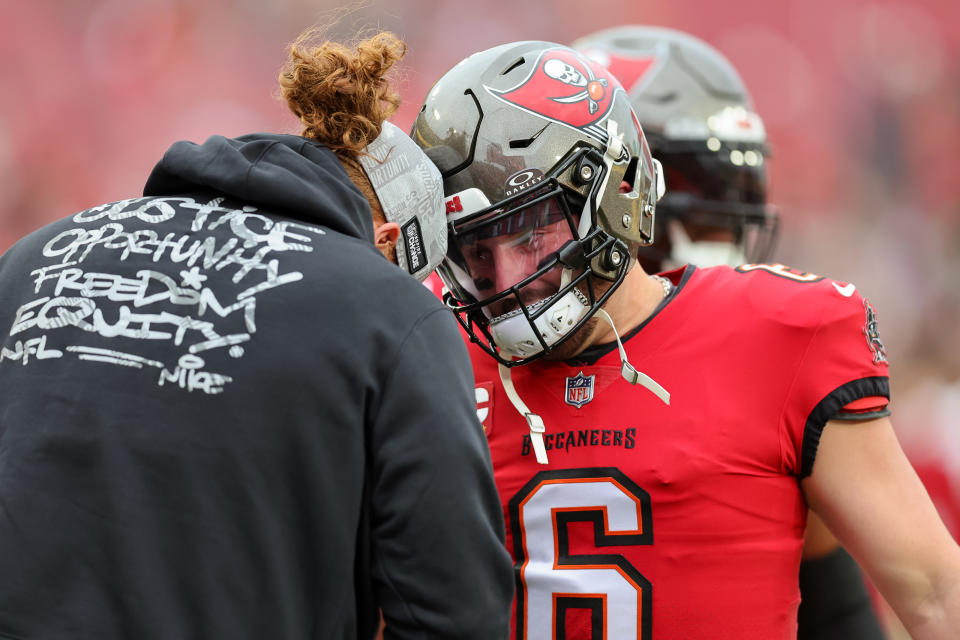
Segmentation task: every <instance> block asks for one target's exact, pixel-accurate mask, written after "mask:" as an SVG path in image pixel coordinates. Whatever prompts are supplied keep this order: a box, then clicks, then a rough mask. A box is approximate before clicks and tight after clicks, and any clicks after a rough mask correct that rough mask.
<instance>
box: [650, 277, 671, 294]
mask: <svg viewBox="0 0 960 640" xmlns="http://www.w3.org/2000/svg"><path fill="white" fill-rule="evenodd" d="M650 277H651V278H653V279H654V280H656V281H657V282H659V283H660V286H661V287H663V297H664V298H666V297H667V296H668V295H670V291H671V290H672V289H673V283H672V282H670V281H669V280H667V279H666V278H664V277H663V276H658V275H656V274H652V275H651V276H650Z"/></svg>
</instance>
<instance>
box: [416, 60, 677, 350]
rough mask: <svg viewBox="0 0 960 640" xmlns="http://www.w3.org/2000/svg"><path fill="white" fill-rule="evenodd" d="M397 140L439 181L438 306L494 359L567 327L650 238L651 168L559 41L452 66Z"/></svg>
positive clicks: (657, 185) (625, 120)
mask: <svg viewBox="0 0 960 640" xmlns="http://www.w3.org/2000/svg"><path fill="white" fill-rule="evenodd" d="M411 137H412V138H413V139H414V141H416V142H417V144H419V145H420V146H421V147H422V148H423V149H424V150H425V152H426V154H427V155H428V156H429V157H430V158H431V160H433V161H434V163H435V164H436V165H437V167H438V168H439V169H440V172H441V174H442V176H443V180H444V192H445V194H446V198H447V199H446V211H447V221H448V242H447V245H448V249H447V255H446V258H445V260H444V261H443V262H442V263H441V265H440V267H439V269H438V273H439V275H440V278H441V279H442V280H443V282H444V285H445V286H446V288H447V289H448V291H449V293H448V295H447V296H446V298H445V301H446V302H447V304H448V305H449V306H450V307H451V308H452V309H453V310H454V311H455V312H456V314H457V318H458V319H459V320H460V323H461V324H462V325H463V327H464V329H465V330H466V331H467V332H468V333H469V334H470V336H471V337H472V338H473V339H474V340H475V341H476V342H477V343H478V344H479V345H480V346H481V347H483V348H484V349H485V350H486V351H487V352H488V353H490V354H491V355H492V356H493V357H495V358H496V359H497V360H498V361H499V362H501V363H502V364H505V365H507V366H514V365H517V364H524V363H526V362H530V361H531V360H534V359H536V358H539V357H541V356H543V355H544V354H546V353H548V352H549V351H550V350H551V349H553V348H554V347H556V346H557V345H559V344H560V343H562V342H563V341H564V340H566V339H567V338H568V337H569V336H570V335H572V334H573V333H574V332H576V330H577V329H579V328H580V327H582V326H583V324H584V323H585V322H586V321H587V320H588V319H589V318H590V316H591V315H593V314H594V313H595V312H596V311H597V309H599V308H600V307H601V306H602V305H603V303H604V302H605V301H606V300H607V299H608V298H609V296H610V294H611V293H612V292H613V291H614V290H615V289H616V287H617V286H619V284H620V283H621V282H622V281H623V278H624V277H625V275H626V273H627V271H628V269H629V267H630V265H631V264H632V262H633V260H634V258H635V256H636V250H637V248H638V247H639V246H641V245H644V244H648V243H650V242H651V241H652V240H653V226H654V209H655V205H656V202H657V200H658V198H659V196H660V195H662V193H663V188H664V187H663V180H662V177H661V176H660V170H659V166H658V165H657V163H656V161H654V160H653V159H652V158H651V156H650V152H649V149H648V147H647V144H646V141H645V140H644V137H643V132H642V131H641V129H640V125H639V123H638V122H637V119H636V117H635V116H634V114H633V111H632V109H631V108H630V103H629V100H628V99H627V95H626V93H625V92H624V91H623V88H622V87H621V86H620V84H619V83H618V82H617V80H616V79H614V77H613V76H612V75H611V74H610V73H609V72H608V71H607V70H606V69H604V68H602V67H601V66H600V65H598V64H597V63H595V62H593V61H591V60H590V59H588V58H587V57H586V56H584V55H582V54H580V53H578V52H576V51H574V50H572V49H570V48H568V47H565V46H562V45H558V44H554V43H549V42H516V43H511V44H506V45H502V46H499V47H495V48H493V49H489V50H486V51H482V52H480V53H477V54H475V55H473V56H470V57H469V58H467V59H465V60H463V61H462V62H460V63H459V64H458V65H456V66H455V67H454V68H453V69H451V70H450V71H448V72H447V73H446V74H445V75H444V76H443V77H442V78H441V79H440V80H439V81H438V82H437V83H436V84H435V85H434V86H433V88H432V89H431V90H430V92H429V94H428V95H427V98H426V101H425V102H424V104H423V106H422V107H421V109H420V113H419V115H418V117H417V120H416V122H415V123H414V126H413V130H412V132H411Z"/></svg>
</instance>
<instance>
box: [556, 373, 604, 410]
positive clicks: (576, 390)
mask: <svg viewBox="0 0 960 640" xmlns="http://www.w3.org/2000/svg"><path fill="white" fill-rule="evenodd" d="M594 378H596V376H585V375H583V371H581V372H580V373H578V374H577V375H575V376H574V377H572V378H567V393H566V396H565V397H564V399H563V400H564V402H566V403H567V404H571V405H573V406H575V407H576V408H577V409H579V408H580V407H582V406H583V405H585V404H587V403H588V402H590V401H591V400H593V380H594Z"/></svg>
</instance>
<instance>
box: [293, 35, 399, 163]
mask: <svg viewBox="0 0 960 640" xmlns="http://www.w3.org/2000/svg"><path fill="white" fill-rule="evenodd" d="M317 35H318V34H317V31H316V30H309V31H306V32H304V33H303V34H301V35H300V36H299V37H298V38H297V40H296V41H295V42H294V43H293V44H292V45H290V59H289V60H288V61H287V64H286V65H285V66H284V68H283V71H282V72H281V73H280V90H281V93H282V95H283V97H284V99H285V100H286V101H287V105H288V106H289V107H290V110H291V111H292V112H293V113H294V115H296V116H297V117H298V118H299V119H300V122H301V124H302V125H303V130H302V132H301V135H302V136H304V137H305V138H310V139H312V140H316V141H317V142H321V143H323V144H325V145H327V146H328V147H329V148H330V149H331V150H333V151H334V152H335V153H337V154H338V155H340V156H341V157H344V158H347V159H350V160H356V158H357V157H358V155H359V154H360V153H361V152H362V150H363V149H364V147H366V146H367V145H368V144H370V143H371V142H373V140H374V139H375V138H376V137H377V136H379V135H380V130H381V127H382V125H383V121H384V120H386V119H387V118H389V117H390V116H391V115H393V114H394V112H396V110H397V108H398V107H399V106H400V96H399V95H398V94H397V93H396V92H394V91H393V89H392V88H391V86H390V82H389V80H388V79H387V77H386V75H387V73H388V72H389V71H390V69H391V68H392V67H393V65H394V63H396V62H397V61H398V60H400V59H401V58H403V56H404V54H405V53H406V51H407V45H406V44H405V43H404V42H403V41H402V40H400V39H399V38H397V37H396V36H395V35H393V34H392V33H390V32H387V31H384V32H381V33H378V34H377V35H375V36H373V37H371V38H368V39H366V40H363V41H361V42H359V43H358V44H357V45H356V47H355V49H350V48H349V47H347V46H344V45H343V44H340V43H337V42H331V41H329V40H328V41H326V42H324V43H323V44H321V45H319V46H313V45H311V44H310V42H311V41H313V40H315V39H316V36H317Z"/></svg>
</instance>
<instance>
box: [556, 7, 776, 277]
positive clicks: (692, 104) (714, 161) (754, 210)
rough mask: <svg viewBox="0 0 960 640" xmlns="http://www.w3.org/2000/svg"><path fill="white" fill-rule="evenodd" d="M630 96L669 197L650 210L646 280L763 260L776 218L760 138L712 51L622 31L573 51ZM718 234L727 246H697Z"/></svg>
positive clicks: (727, 67)
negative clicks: (649, 275) (651, 275)
mask: <svg viewBox="0 0 960 640" xmlns="http://www.w3.org/2000/svg"><path fill="white" fill-rule="evenodd" d="M573 47H574V48H575V49H577V50H578V51H581V52H583V53H584V54H585V55H587V56H589V57H590V58H591V59H593V60H596V61H597V62H599V63H600V64H601V65H604V66H605V67H607V68H608V69H609V70H610V72H611V73H613V75H614V76H616V77H617V79H618V80H619V81H620V82H621V83H622V84H623V86H624V87H625V89H626V90H627V92H628V93H629V95H630V102H631V104H632V105H633V108H634V111H635V112H636V114H637V117H638V118H639V119H640V123H641V124H642V125H643V130H644V133H646V135H647V139H648V141H649V143H650V149H651V152H652V153H653V156H654V157H655V158H657V159H658V160H659V161H660V162H661V163H662V164H663V168H664V176H665V178H666V182H667V186H668V187H669V189H670V191H669V193H668V194H667V196H666V197H664V199H663V201H662V202H660V203H659V205H658V206H657V213H658V214H659V215H658V216H657V218H658V219H657V228H656V233H655V235H656V240H657V241H656V243H655V244H654V245H653V246H651V247H649V248H646V249H643V250H642V251H641V252H640V261H641V264H643V266H644V268H645V269H647V271H653V272H656V271H660V270H661V268H674V267H676V266H680V265H682V264H685V263H688V262H689V263H693V264H699V265H700V266H711V265H713V264H720V263H727V264H740V263H743V262H762V261H764V260H766V259H767V258H769V254H770V253H771V252H772V250H773V247H774V244H775V241H776V234H777V227H778V217H777V214H776V211H775V210H774V208H773V207H771V206H769V205H767V204H766V169H765V165H766V158H767V157H768V155H769V148H768V146H767V137H766V131H765V129H764V126H763V122H762V120H761V119H760V117H759V116H758V115H757V114H756V113H755V112H754V110H753V104H752V100H751V97H750V95H749V93H748V92H747V89H746V87H745V86H744V84H743V81H742V80H741V79H740V76H739V74H738V73H737V71H736V70H735V69H734V68H733V66H732V65H731V64H730V62H729V61H728V60H727V59H726V58H725V57H724V56H723V54H721V53H720V52H719V51H717V50H716V49H714V48H713V47H711V46H710V45H708V44H707V43H705V42H703V41H702V40H699V39H697V38H695V37H693V36H691V35H688V34H685V33H682V32H679V31H674V30H672V29H665V28H661V27H645V26H624V27H617V28H613V29H607V30H604V31H600V32H598V33H595V34H592V35H589V36H586V37H584V38H581V39H579V40H577V41H576V42H574V44H573ZM691 229H695V230H699V231H700V232H702V233H703V234H704V237H706V238H709V237H710V236H711V235H716V234H712V230H725V231H726V232H728V233H724V234H722V235H723V236H730V237H732V240H733V241H732V242H729V241H715V240H699V239H698V237H697V236H695V235H693V236H691V235H688V230H691Z"/></svg>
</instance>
